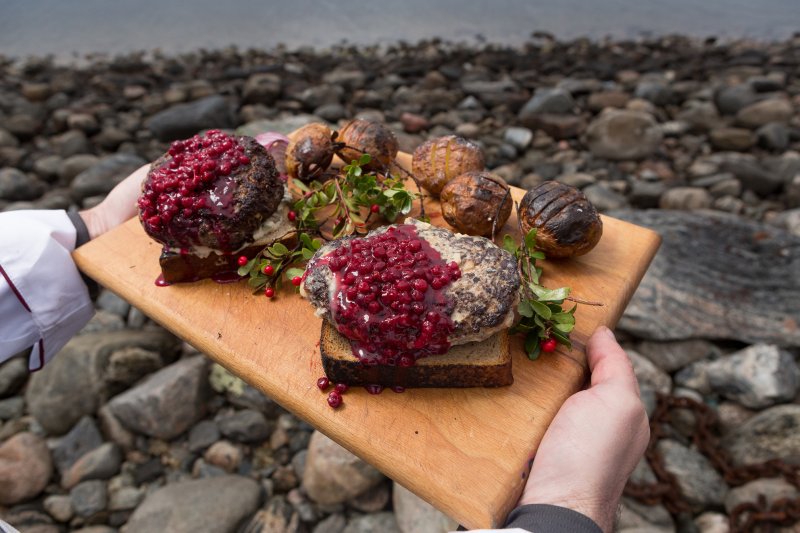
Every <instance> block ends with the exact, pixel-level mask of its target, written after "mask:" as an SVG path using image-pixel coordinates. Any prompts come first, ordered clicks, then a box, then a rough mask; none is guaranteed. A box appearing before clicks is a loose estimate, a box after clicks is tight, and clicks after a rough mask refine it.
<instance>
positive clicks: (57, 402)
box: [25, 330, 178, 435]
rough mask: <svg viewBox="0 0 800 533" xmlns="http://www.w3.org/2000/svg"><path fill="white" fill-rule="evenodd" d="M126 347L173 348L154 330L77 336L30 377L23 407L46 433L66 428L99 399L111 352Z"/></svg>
mask: <svg viewBox="0 0 800 533" xmlns="http://www.w3.org/2000/svg"><path fill="white" fill-rule="evenodd" d="M126 346H139V347H141V348H144V349H146V350H153V351H156V352H160V353H163V354H169V353H175V350H176V349H177V347H178V342H177V339H176V338H175V337H173V336H172V335H170V334H169V333H167V332H166V331H160V330H151V331H146V332H145V331H141V332H140V331H119V332H111V333H97V334H82V335H78V336H77V337H74V338H73V339H72V340H70V341H69V343H67V345H66V346H65V347H64V348H63V349H62V350H61V352H60V353H59V355H58V357H55V358H53V360H52V361H50V362H49V363H48V364H47V365H45V367H44V368H43V369H42V370H40V371H39V372H36V373H35V374H33V375H32V376H31V379H30V382H29V383H28V387H27V389H26V391H25V400H26V401H27V404H28V411H29V412H30V413H31V414H32V415H33V416H34V417H35V418H36V420H37V421H38V422H39V423H40V424H41V425H42V427H44V429H45V430H46V431H47V432H48V433H50V434H55V435H61V434H63V433H66V432H67V431H68V430H69V429H70V428H71V427H72V426H73V425H74V424H75V423H76V422H77V421H78V420H79V419H80V418H81V417H82V416H83V415H86V414H91V413H94V412H95V411H96V410H97V409H98V407H99V406H100V405H102V404H103V403H104V402H105V398H106V397H107V395H108V392H107V391H106V384H105V379H104V371H105V368H106V366H107V365H108V360H109V358H110V356H111V354H112V353H113V352H115V351H116V350H118V349H120V348H123V347H126Z"/></svg>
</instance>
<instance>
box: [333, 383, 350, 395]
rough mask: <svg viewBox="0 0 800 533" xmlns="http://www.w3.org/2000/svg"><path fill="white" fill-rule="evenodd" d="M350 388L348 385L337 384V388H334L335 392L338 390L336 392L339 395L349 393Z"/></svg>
mask: <svg viewBox="0 0 800 533" xmlns="http://www.w3.org/2000/svg"><path fill="white" fill-rule="evenodd" d="M349 388H350V385H348V384H347V383H337V384H336V386H335V387H334V390H336V392H338V393H339V394H344V393H345V392H347V390H348V389H349Z"/></svg>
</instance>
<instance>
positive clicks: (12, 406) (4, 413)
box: [0, 396, 25, 420]
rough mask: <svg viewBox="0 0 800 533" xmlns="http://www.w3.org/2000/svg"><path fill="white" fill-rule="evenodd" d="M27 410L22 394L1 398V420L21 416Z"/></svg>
mask: <svg viewBox="0 0 800 533" xmlns="http://www.w3.org/2000/svg"><path fill="white" fill-rule="evenodd" d="M24 412H25V399H24V398H22V397H21V396H12V397H11V398H6V399H4V400H0V420H9V419H11V418H19V417H21V416H22V414H23V413H24Z"/></svg>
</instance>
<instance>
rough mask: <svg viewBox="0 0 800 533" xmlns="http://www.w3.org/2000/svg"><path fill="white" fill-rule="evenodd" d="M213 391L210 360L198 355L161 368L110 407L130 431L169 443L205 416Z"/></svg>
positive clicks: (113, 402) (123, 394)
mask: <svg viewBox="0 0 800 533" xmlns="http://www.w3.org/2000/svg"><path fill="white" fill-rule="evenodd" d="M210 392H211V389H210V387H209V385H208V364H207V360H206V359H205V358H204V357H203V356H201V355H198V356H194V357H190V358H187V359H183V360H180V361H178V362H177V363H173V364H172V365H170V366H168V367H165V368H162V369H161V370H159V371H158V372H156V373H155V374H152V375H151V376H149V377H148V378H147V379H146V380H144V381H143V382H141V383H139V384H138V385H136V386H135V387H134V388H132V389H129V390H127V391H125V392H123V393H122V394H120V395H118V396H115V397H114V398H113V399H112V400H111V401H110V402H109V404H108V405H109V408H110V409H111V412H112V413H114V416H116V417H117V418H118V419H119V421H120V422H122V424H123V425H124V426H126V427H128V428H129V429H132V430H133V431H136V432H139V433H144V434H146V435H149V436H151V437H156V438H159V439H164V440H170V439H172V438H174V437H177V436H178V435H180V434H181V433H183V432H184V431H186V430H187V429H189V428H190V427H191V426H192V424H194V422H195V421H197V420H199V419H200V418H201V417H202V416H203V414H204V412H205V409H206V399H207V398H208V397H209V395H210Z"/></svg>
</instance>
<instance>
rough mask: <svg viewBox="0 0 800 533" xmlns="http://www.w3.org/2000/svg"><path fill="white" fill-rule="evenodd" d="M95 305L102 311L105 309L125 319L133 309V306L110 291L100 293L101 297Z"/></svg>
mask: <svg viewBox="0 0 800 533" xmlns="http://www.w3.org/2000/svg"><path fill="white" fill-rule="evenodd" d="M95 303H96V304H97V306H98V307H99V308H100V309H104V310H106V311H109V312H111V313H114V314H115V315H119V316H121V317H123V318H124V317H127V316H128V311H129V310H130V308H131V304H129V303H128V302H126V301H125V300H123V299H122V298H120V297H119V296H117V295H116V294H114V293H113V292H111V291H110V290H108V289H103V290H102V291H100V295H99V296H98V297H97V300H96V301H95Z"/></svg>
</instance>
